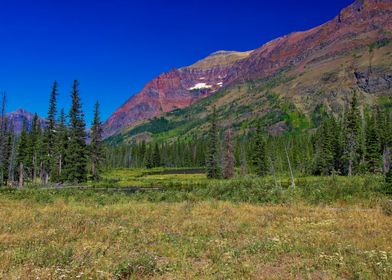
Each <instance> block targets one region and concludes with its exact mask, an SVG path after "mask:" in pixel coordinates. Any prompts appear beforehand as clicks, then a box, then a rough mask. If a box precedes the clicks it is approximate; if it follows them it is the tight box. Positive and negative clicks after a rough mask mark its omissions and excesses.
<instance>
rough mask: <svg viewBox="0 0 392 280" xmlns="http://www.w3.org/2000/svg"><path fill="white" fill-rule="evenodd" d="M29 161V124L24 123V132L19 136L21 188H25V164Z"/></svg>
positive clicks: (18, 157)
mask: <svg viewBox="0 0 392 280" xmlns="http://www.w3.org/2000/svg"><path fill="white" fill-rule="evenodd" d="M27 159H28V135H27V123H26V121H24V122H23V127H22V131H21V133H20V135H19V140H18V148H17V157H16V162H17V165H18V176H19V187H23V185H24V178H25V163H26V161H27Z"/></svg>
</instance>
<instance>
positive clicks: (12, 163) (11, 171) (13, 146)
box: [5, 122, 18, 185]
mask: <svg viewBox="0 0 392 280" xmlns="http://www.w3.org/2000/svg"><path fill="white" fill-rule="evenodd" d="M7 142H8V143H7V150H8V155H7V158H8V161H7V165H6V166H7V170H5V171H6V172H7V181H8V183H9V184H11V185H13V183H14V181H15V168H16V156H17V144H18V143H17V137H16V135H15V132H14V124H13V123H12V122H11V123H10V124H9V129H8V141H7Z"/></svg>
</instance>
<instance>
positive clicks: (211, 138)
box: [207, 106, 221, 179]
mask: <svg viewBox="0 0 392 280" xmlns="http://www.w3.org/2000/svg"><path fill="white" fill-rule="evenodd" d="M218 141H219V139H218V127H217V113H216V107H215V106H214V108H213V111H212V116H211V124H210V130H209V133H208V155H207V177H208V178H209V179H218V178H220V177H221V168H220V164H219V148H218V145H219V144H218Z"/></svg>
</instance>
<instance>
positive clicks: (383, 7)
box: [105, 0, 392, 136]
mask: <svg viewBox="0 0 392 280" xmlns="http://www.w3.org/2000/svg"><path fill="white" fill-rule="evenodd" d="M391 39H392V1H391V0H357V1H355V2H354V3H353V4H352V5H350V6H349V7H347V8H345V9H343V10H342V11H341V12H340V13H339V15H337V16H336V17H335V18H334V19H332V20H331V21H329V22H327V23H325V24H323V25H321V26H318V27H316V28H313V29H311V30H308V31H304V32H296V33H292V34H290V35H287V36H283V37H281V38H278V39H276V40H273V41H271V42H269V43H267V44H265V45H263V46H261V47H260V48H258V49H256V50H254V51H251V52H243V53H240V52H225V51H220V52H216V53H214V54H212V55H210V56H209V57H207V58H205V59H203V60H201V61H199V62H197V63H196V64H194V65H192V66H189V67H184V68H181V69H174V70H172V71H169V72H167V73H164V74H162V75H160V76H159V77H157V78H156V79H154V80H153V81H151V82H150V83H148V84H147V85H146V86H145V88H144V89H143V90H142V91H141V92H140V93H138V94H136V95H135V96H133V97H131V98H130V99H129V100H128V101H127V102H126V103H125V104H124V105H123V106H121V107H120V108H119V109H118V110H117V111H116V112H115V113H114V114H113V115H112V116H111V117H110V118H109V119H108V120H107V121H106V123H105V134H106V136H110V135H113V134H115V133H117V132H119V130H121V128H125V127H128V126H130V125H134V124H137V123H138V122H139V121H142V120H146V119H149V118H152V117H155V116H157V115H160V114H162V113H164V112H169V111H172V110H174V109H176V108H184V107H187V106H189V105H191V104H193V103H194V102H196V101H198V100H199V99H201V98H203V97H204V96H207V95H210V94H212V93H214V92H216V91H218V90H219V89H221V88H223V87H226V86H229V85H232V84H234V83H238V82H243V81H248V80H252V79H261V78H266V77H270V76H272V75H274V74H276V73H277V72H280V71H286V70H287V71H291V73H292V74H293V73H294V74H297V75H300V74H301V73H303V72H304V71H306V70H308V69H312V68H314V69H316V68H317V69H318V70H320V69H323V68H322V65H324V64H327V63H328V62H330V61H333V60H336V61H338V58H340V57H351V56H353V55H355V52H356V50H361V49H362V50H363V49H364V48H369V52H368V54H367V55H368V56H369V59H368V60H369V63H368V64H369V65H366V67H365V68H367V69H366V70H364V69H363V68H364V65H350V66H349V67H348V68H350V67H351V68H352V69H351V68H350V69H349V70H348V71H352V81H351V84H350V83H347V84H344V85H343V84H342V85H341V86H342V87H343V86H352V85H353V84H355V83H356V84H357V86H358V87H359V88H361V89H363V90H364V91H366V92H370V93H371V92H378V91H385V90H390V89H391V80H390V77H391V75H392V70H391V71H390V69H389V68H388V67H384V68H382V69H372V65H371V64H372V55H373V53H372V48H373V47H377V45H376V46H372V44H374V43H375V42H390V40H391ZM340 63H342V62H341V61H340ZM343 63H344V62H343ZM388 71H390V72H388ZM354 73H355V75H354ZM308 76H310V74H308ZM315 86H316V85H311V87H315ZM297 88H300V87H297ZM301 90H305V91H307V90H308V88H305V87H303V88H302V89H301ZM315 90H316V89H315ZM293 92H294V93H295V91H293Z"/></svg>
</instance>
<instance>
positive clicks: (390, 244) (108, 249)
mask: <svg viewBox="0 0 392 280" xmlns="http://www.w3.org/2000/svg"><path fill="white" fill-rule="evenodd" d="M175 173H177V172H176V171H173V170H170V171H167V170H163V169H156V170H155V169H154V170H145V169H135V170H126V169H120V170H112V171H109V172H107V173H105V175H104V180H103V181H102V182H101V183H100V184H98V185H97V184H93V183H90V188H88V189H84V190H79V189H72V188H71V189H53V190H47V189H45V190H43V189H38V188H26V189H24V190H14V189H13V190H11V189H3V190H1V191H0V220H1V224H0V278H1V279H391V277H392V217H391V216H390V215H388V213H389V212H388V208H386V207H385V205H388V201H389V198H388V197H387V196H386V195H385V194H384V193H383V184H382V179H381V178H379V177H377V176H364V177H353V178H350V179H348V178H344V177H334V176H331V177H303V178H298V179H297V182H296V185H297V186H296V187H295V188H289V187H288V184H289V180H288V178H286V177H284V176H282V177H281V179H280V180H279V181H278V183H277V181H276V180H274V179H273V178H257V177H253V176H248V177H245V178H238V179H233V180H229V181H223V180H215V181H209V180H207V179H206V178H205V175H203V174H175ZM93 185H95V187H98V186H99V187H100V188H99V190H98V189H97V188H94V186H93ZM129 186H141V187H147V188H148V187H152V186H161V187H162V189H161V190H158V191H157V190H151V191H149V190H148V189H147V190H146V189H143V191H139V192H135V193H128V192H121V191H111V189H113V188H114V189H117V188H121V187H129ZM102 187H108V190H107V191H102Z"/></svg>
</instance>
